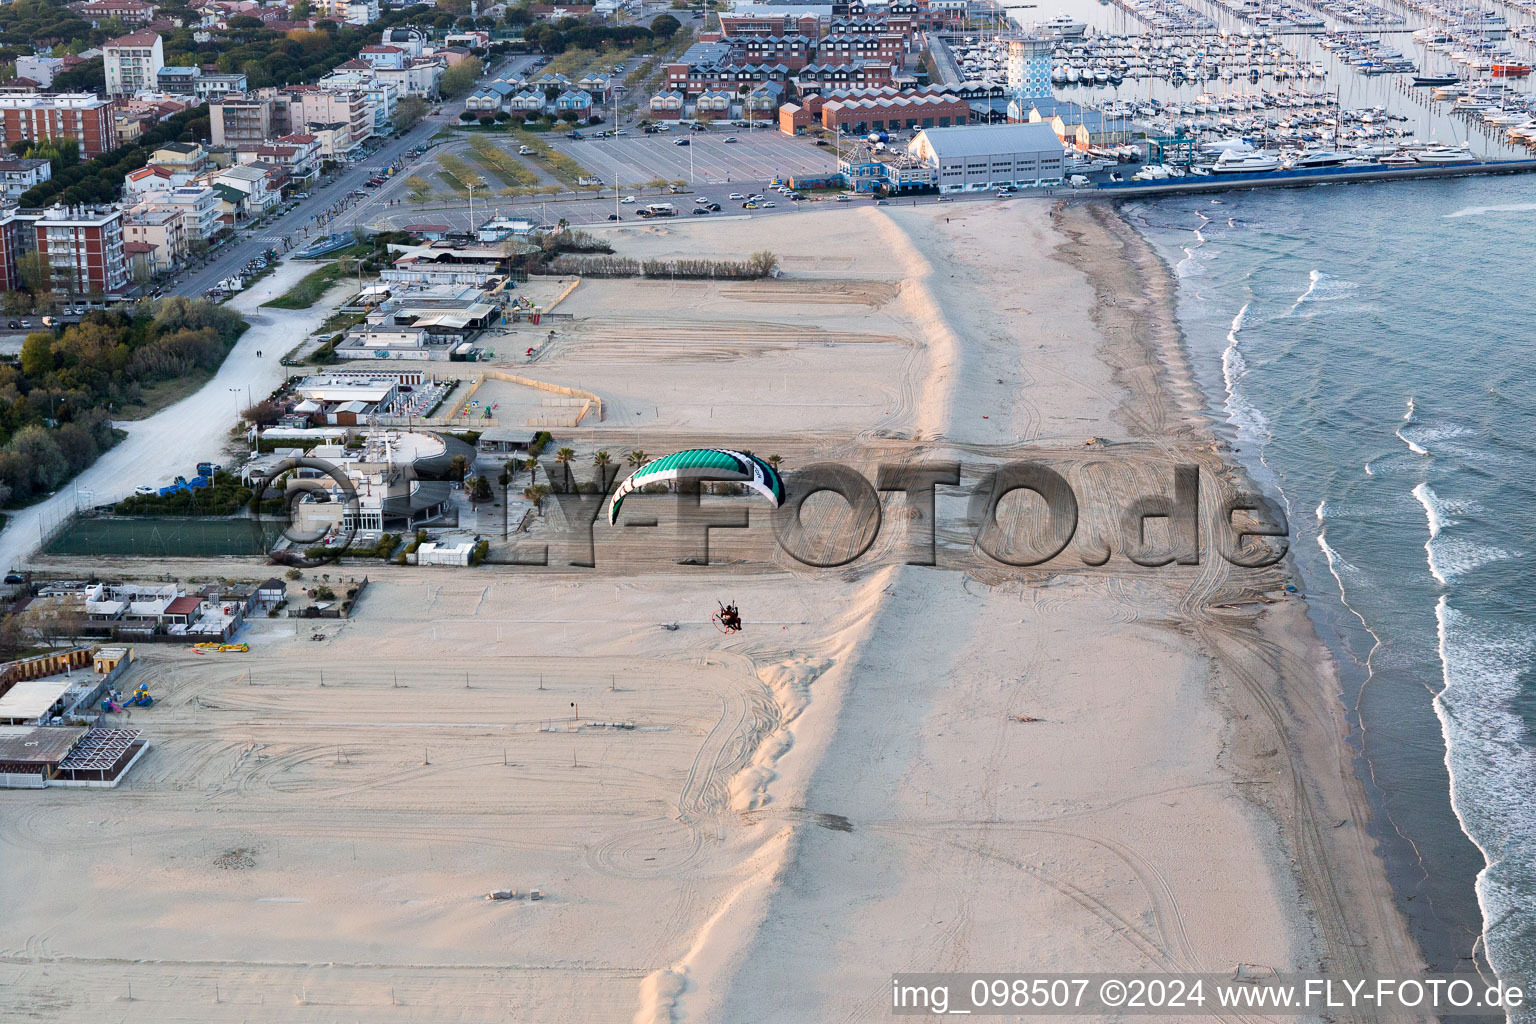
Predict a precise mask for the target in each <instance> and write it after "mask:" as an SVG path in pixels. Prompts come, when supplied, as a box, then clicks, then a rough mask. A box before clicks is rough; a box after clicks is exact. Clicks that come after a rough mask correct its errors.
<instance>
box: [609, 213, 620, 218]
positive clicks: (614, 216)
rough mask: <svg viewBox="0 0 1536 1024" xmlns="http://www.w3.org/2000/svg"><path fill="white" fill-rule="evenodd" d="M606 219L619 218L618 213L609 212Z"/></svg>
mask: <svg viewBox="0 0 1536 1024" xmlns="http://www.w3.org/2000/svg"><path fill="white" fill-rule="evenodd" d="M608 219H609V220H619V219H621V218H620V217H619V215H618V214H616V213H610V214H609V215H608Z"/></svg>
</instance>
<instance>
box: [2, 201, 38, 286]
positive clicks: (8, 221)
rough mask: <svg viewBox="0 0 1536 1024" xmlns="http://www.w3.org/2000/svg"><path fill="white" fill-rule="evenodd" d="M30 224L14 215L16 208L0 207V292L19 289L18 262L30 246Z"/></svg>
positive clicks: (19, 269) (19, 267)
mask: <svg viewBox="0 0 1536 1024" xmlns="http://www.w3.org/2000/svg"><path fill="white" fill-rule="evenodd" d="M31 231H32V222H31V221H29V220H24V219H22V218H21V217H18V216H17V215H16V207H14V206H6V207H0V291H6V292H9V291H14V290H16V289H17V288H20V287H21V266H20V260H21V257H22V255H23V254H24V253H26V252H27V251H28V250H29V249H30V248H31V246H30V245H28V244H27V239H28V238H29V237H30V235H31Z"/></svg>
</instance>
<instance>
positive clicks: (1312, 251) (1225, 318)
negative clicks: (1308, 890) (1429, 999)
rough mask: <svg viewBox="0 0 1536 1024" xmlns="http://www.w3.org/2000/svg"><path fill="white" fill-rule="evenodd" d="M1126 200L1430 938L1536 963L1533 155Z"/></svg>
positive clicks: (1439, 960)
mask: <svg viewBox="0 0 1536 1024" xmlns="http://www.w3.org/2000/svg"><path fill="white" fill-rule="evenodd" d="M1124 212H1125V213H1126V215H1127V216H1128V217H1129V219H1130V220H1131V222H1132V223H1133V224H1135V225H1136V226H1137V227H1138V228H1139V229H1140V230H1142V231H1143V233H1144V234H1145V235H1146V237H1147V238H1148V239H1149V240H1150V241H1151V242H1152V244H1153V245H1154V247H1155V248H1156V249H1157V250H1158V251H1159V253H1160V254H1161V255H1162V256H1163V257H1164V259H1165V260H1166V261H1167V262H1168V264H1169V265H1170V267H1172V269H1173V272H1174V273H1175V275H1176V276H1177V278H1178V284H1179V288H1178V317H1179V321H1180V324H1181V326H1182V328H1183V331H1184V334H1185V336H1186V341H1187V344H1188V347H1189V350H1190V354H1191V357H1192V359H1193V361H1194V365H1195V368H1196V374H1197V376H1198V377H1199V379H1200V384H1201V386H1202V388H1203V389H1204V390H1205V394H1206V396H1207V398H1208V401H1209V405H1210V408H1211V412H1212V415H1213V418H1214V419H1216V420H1217V421H1218V423H1219V425H1220V426H1219V429H1220V430H1221V431H1222V432H1224V433H1225V434H1226V435H1227V436H1228V437H1229V438H1230V439H1231V440H1232V442H1233V443H1234V444H1235V445H1236V447H1237V448H1238V458H1239V459H1241V460H1242V461H1243V463H1244V465H1245V467H1246V468H1247V470H1248V471H1249V473H1250V474H1251V475H1252V476H1253V477H1254V478H1255V480H1256V481H1257V482H1258V483H1259V484H1260V485H1261V486H1262V487H1264V488H1265V489H1266V490H1267V491H1268V492H1269V493H1271V495H1272V496H1274V497H1275V498H1276V499H1277V500H1279V501H1280V502H1281V504H1282V507H1283V508H1284V509H1285V510H1286V513H1287V515H1288V516H1289V519H1290V533H1291V546H1292V551H1293V552H1294V555H1295V558H1296V562H1297V565H1298V568H1299V569H1300V572H1301V575H1302V577H1303V581H1304V583H1305V589H1306V592H1307V597H1308V603H1309V607H1310V610H1311V613H1312V616H1313V619H1314V621H1315V622H1316V623H1317V626H1318V628H1319V631H1320V632H1321V634H1322V635H1323V637H1324V639H1325V640H1326V641H1327V642H1328V644H1329V646H1330V647H1331V648H1332V650H1333V651H1334V654H1335V657H1336V658H1337V660H1338V662H1339V666H1340V678H1341V682H1342V686H1343V693H1342V694H1341V698H1342V700H1343V701H1344V703H1345V705H1346V707H1347V708H1348V710H1349V713H1350V716H1351V720H1352V724H1354V725H1355V726H1356V731H1355V735H1354V741H1355V742H1356V743H1357V744H1358V747H1359V751H1360V755H1361V756H1360V757H1359V758H1358V764H1359V766H1360V769H1361V774H1362V777H1363V778H1364V780H1365V783H1366V786H1367V789H1368V791H1369V793H1370V796H1371V798H1372V801H1373V803H1374V805H1375V808H1376V822H1375V829H1374V831H1375V834H1376V836H1377V838H1378V839H1379V840H1380V842H1381V844H1382V850H1383V853H1384V855H1385V857H1386V860H1387V864H1388V868H1389V873H1390V874H1391V876H1392V879H1393V882H1394V886H1395V889H1396V892H1397V896H1398V900H1399V905H1400V906H1401V908H1402V909H1403V911H1404V912H1405V914H1406V915H1407V917H1408V920H1409V922H1410V924H1411V927H1412V929H1413V931H1414V934H1415V937H1416V938H1417V939H1418V941H1419V943H1420V945H1421V946H1422V947H1423V949H1424V950H1425V953H1426V955H1427V956H1428V957H1429V959H1430V961H1431V964H1432V967H1433V968H1434V969H1438V970H1467V969H1470V968H1471V967H1472V966H1473V959H1474V958H1475V959H1476V960H1478V961H1481V962H1482V963H1484V964H1491V965H1492V966H1493V967H1494V969H1495V970H1498V971H1500V972H1501V973H1503V972H1511V973H1519V974H1523V975H1526V976H1531V977H1536V741H1533V729H1536V667H1533V666H1536V660H1533V656H1536V607H1533V601H1532V597H1533V596H1536V493H1533V492H1536V437H1533V429H1536V288H1533V279H1536V178H1529V177H1509V178H1469V179H1463V180H1454V181H1434V182H1429V181H1426V182H1397V183H1390V184H1380V185H1358V186H1357V185H1350V186H1335V187H1316V188H1310V189H1298V190H1287V191H1256V192H1248V193H1228V194H1223V195H1220V196H1215V197H1212V196H1209V195H1207V196H1198V197H1196V196H1188V197H1179V198H1171V199H1163V200H1157V201H1145V202H1136V203H1132V204H1128V205H1127V206H1126V207H1125V211H1124Z"/></svg>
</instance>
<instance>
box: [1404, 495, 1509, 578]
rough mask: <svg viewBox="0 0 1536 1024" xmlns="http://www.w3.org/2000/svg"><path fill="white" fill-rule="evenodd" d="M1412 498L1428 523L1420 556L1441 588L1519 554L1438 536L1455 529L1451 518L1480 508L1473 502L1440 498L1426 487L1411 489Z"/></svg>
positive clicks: (1504, 549)
mask: <svg viewBox="0 0 1536 1024" xmlns="http://www.w3.org/2000/svg"><path fill="white" fill-rule="evenodd" d="M1413 496H1414V497H1415V498H1417V499H1418V502H1419V504H1420V505H1422V506H1424V518H1425V519H1426V521H1427V522H1428V523H1429V540H1427V541H1425V542H1424V553H1425V556H1426V558H1427V560H1428V562H1429V571H1430V574H1431V575H1432V576H1434V577H1435V579H1436V580H1437V581H1438V582H1439V583H1440V585H1441V586H1449V585H1450V582H1451V581H1452V580H1454V579H1456V577H1458V576H1464V575H1465V574H1467V573H1469V572H1471V571H1472V570H1473V569H1476V568H1478V567H1479V566H1484V565H1487V564H1488V563H1490V562H1498V561H1502V560H1503V559H1506V558H1514V557H1515V556H1516V555H1518V554H1519V553H1520V552H1518V551H1510V550H1508V549H1506V548H1500V547H1494V546H1493V545H1491V544H1479V543H1477V542H1476V541H1470V540H1465V539H1463V538H1460V537H1450V536H1441V535H1442V534H1443V533H1444V532H1445V530H1446V528H1447V527H1450V526H1455V525H1456V522H1457V521H1456V520H1455V519H1453V518H1451V517H1452V516H1454V515H1463V514H1466V513H1468V512H1473V511H1476V510H1477V509H1478V508H1479V507H1480V506H1479V505H1478V504H1477V503H1476V502H1474V501H1458V500H1455V499H1446V498H1442V497H1440V496H1439V495H1438V494H1436V493H1435V489H1434V488H1433V487H1431V486H1429V484H1427V483H1421V484H1419V485H1418V486H1417V487H1415V488H1414V489H1413Z"/></svg>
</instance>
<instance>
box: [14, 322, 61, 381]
mask: <svg viewBox="0 0 1536 1024" xmlns="http://www.w3.org/2000/svg"><path fill="white" fill-rule="evenodd" d="M53 365H54V364H53V335H52V334H43V333H39V334H29V335H27V339H26V340H25V341H23V342H22V343H21V372H22V373H24V374H26V375H27V376H28V377H30V378H32V379H33V380H35V381H41V380H42V379H43V378H44V377H46V376H48V374H50V373H52V372H53Z"/></svg>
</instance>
